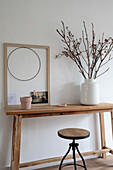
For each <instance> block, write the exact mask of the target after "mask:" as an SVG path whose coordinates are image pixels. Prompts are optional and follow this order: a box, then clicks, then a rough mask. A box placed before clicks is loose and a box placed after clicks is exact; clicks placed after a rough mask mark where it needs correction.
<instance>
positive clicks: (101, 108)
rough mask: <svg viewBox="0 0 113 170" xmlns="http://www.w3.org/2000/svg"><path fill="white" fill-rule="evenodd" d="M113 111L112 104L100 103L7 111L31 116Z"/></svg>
mask: <svg viewBox="0 0 113 170" xmlns="http://www.w3.org/2000/svg"><path fill="white" fill-rule="evenodd" d="M112 109H113V104H111V103H100V104H99V105H94V106H86V105H81V104H71V105H70V104H69V105H67V106H65V107H59V106H57V105H49V106H45V105H44V106H37V107H32V108H31V109H29V110H22V109H21V107H20V106H18V107H16V108H15V107H8V108H7V109H6V114H7V115H29V114H41V113H42V114H43V113H66V112H77V113H79V112H80V113H83V112H84V113H85V112H86V113H88V112H92V113H93V112H97V111H104V112H105V111H106V112H107V111H109V110H112Z"/></svg>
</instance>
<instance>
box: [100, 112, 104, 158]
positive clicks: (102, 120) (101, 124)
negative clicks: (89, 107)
mask: <svg viewBox="0 0 113 170" xmlns="http://www.w3.org/2000/svg"><path fill="white" fill-rule="evenodd" d="M99 116H100V131H101V146H102V149H103V148H105V147H106V139H105V125H104V113H103V112H100V113H99ZM102 157H103V158H105V157H106V153H103V154H102Z"/></svg>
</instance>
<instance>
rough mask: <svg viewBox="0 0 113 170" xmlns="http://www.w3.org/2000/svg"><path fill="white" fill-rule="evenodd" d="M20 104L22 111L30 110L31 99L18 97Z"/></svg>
mask: <svg viewBox="0 0 113 170" xmlns="http://www.w3.org/2000/svg"><path fill="white" fill-rule="evenodd" d="M20 102H21V108H22V109H25V110H26V109H31V102H32V97H20Z"/></svg>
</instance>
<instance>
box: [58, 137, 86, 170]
mask: <svg viewBox="0 0 113 170" xmlns="http://www.w3.org/2000/svg"><path fill="white" fill-rule="evenodd" d="M78 145H79V144H78V143H75V140H73V142H72V143H70V144H69V149H68V151H67V152H66V154H65V155H64V157H63V158H62V160H61V162H60V166H59V170H61V169H62V168H63V167H65V166H69V165H74V170H77V166H81V167H83V168H84V169H85V170H87V168H86V165H85V161H84V158H83V156H82V155H81V153H80V151H79V149H78ZM71 148H72V150H73V160H74V163H69V164H65V165H63V161H64V159H65V158H66V156H67V155H68V153H69V152H70V150H71ZM75 150H77V152H78V154H79V155H80V157H81V159H82V162H83V165H80V164H77V163H76V155H75Z"/></svg>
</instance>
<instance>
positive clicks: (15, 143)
mask: <svg viewBox="0 0 113 170" xmlns="http://www.w3.org/2000/svg"><path fill="white" fill-rule="evenodd" d="M21 126H22V116H20V115H16V116H14V120H13V136H12V154H11V170H19V162H20V143H21Z"/></svg>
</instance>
